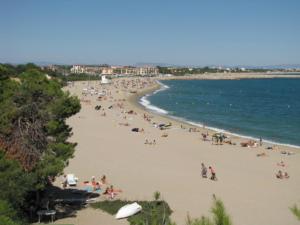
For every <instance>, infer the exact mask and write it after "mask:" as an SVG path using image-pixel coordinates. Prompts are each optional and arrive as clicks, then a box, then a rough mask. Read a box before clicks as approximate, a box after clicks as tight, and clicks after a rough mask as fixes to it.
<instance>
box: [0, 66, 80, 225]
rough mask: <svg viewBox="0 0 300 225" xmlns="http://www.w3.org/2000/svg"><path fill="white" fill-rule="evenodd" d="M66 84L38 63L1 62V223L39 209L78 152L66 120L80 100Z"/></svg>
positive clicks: (78, 107) (77, 108)
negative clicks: (67, 90) (44, 195)
mask: <svg viewBox="0 0 300 225" xmlns="http://www.w3.org/2000/svg"><path fill="white" fill-rule="evenodd" d="M61 88H62V82H61V81H60V80H58V79H49V78H47V76H46V75H45V74H44V73H43V72H42V71H41V70H40V68H38V67H37V66H35V65H34V64H27V65H21V66H15V67H14V66H11V65H6V64H2V65H0V224H1V223H3V224H17V223H13V222H11V221H17V220H18V218H21V217H23V218H26V217H27V216H28V215H29V211H28V210H29V209H30V208H31V207H35V208H36V209H38V205H39V203H40V194H41V193H42V191H43V190H44V189H45V188H46V187H47V185H50V184H51V182H52V181H53V179H54V178H55V176H57V175H58V174H60V173H62V171H63V169H64V167H65V166H66V165H67V164H68V160H69V159H70V158H71V157H72V156H73V153H74V148H75V146H76V144H75V143H70V142H68V141H67V139H68V138H69V137H70V135H71V128H70V127H69V126H68V125H67V124H66V122H65V121H66V119H67V118H68V117H70V116H72V115H74V114H75V113H77V112H78V111H79V110H80V103H79V100H78V99H77V98H75V97H71V96H70V95H69V93H65V92H63V91H62V90H61ZM23 222H24V221H23Z"/></svg>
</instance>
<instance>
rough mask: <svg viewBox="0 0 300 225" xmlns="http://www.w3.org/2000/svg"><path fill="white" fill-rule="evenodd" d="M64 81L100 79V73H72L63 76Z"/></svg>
mask: <svg viewBox="0 0 300 225" xmlns="http://www.w3.org/2000/svg"><path fill="white" fill-rule="evenodd" d="M63 80H64V81H84V80H100V77H99V76H98V75H88V74H85V73H81V74H70V75H68V76H64V77H63Z"/></svg>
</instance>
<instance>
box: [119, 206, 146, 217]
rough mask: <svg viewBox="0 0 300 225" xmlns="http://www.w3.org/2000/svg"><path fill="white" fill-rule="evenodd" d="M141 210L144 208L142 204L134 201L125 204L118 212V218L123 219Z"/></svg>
mask: <svg viewBox="0 0 300 225" xmlns="http://www.w3.org/2000/svg"><path fill="white" fill-rule="evenodd" d="M141 210H142V206H140V205H139V204H137V203H136V202H134V203H132V204H127V205H124V206H123V207H121V208H120V209H119V211H118V212H117V214H116V219H122V218H126V217H129V216H132V215H134V214H136V213H138V212H139V211H141Z"/></svg>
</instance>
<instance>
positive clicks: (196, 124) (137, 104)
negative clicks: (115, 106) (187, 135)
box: [129, 76, 300, 151]
mask: <svg viewBox="0 0 300 225" xmlns="http://www.w3.org/2000/svg"><path fill="white" fill-rule="evenodd" d="M298 78H300V76H299V77H298ZM235 79H238V78H235ZM244 79H247V78H244ZM251 79H255V78H251ZM160 80H161V79H157V80H156V82H157V85H155V87H151V88H149V89H146V90H143V91H140V92H139V93H138V94H137V95H136V96H131V98H129V102H130V103H131V104H132V105H134V106H135V107H137V108H140V109H142V110H144V111H146V112H147V113H151V114H153V115H155V116H159V117H162V118H164V119H168V120H169V121H171V122H172V123H174V124H177V125H180V124H184V125H185V126H189V127H193V128H197V129H201V132H204V133H206V132H208V133H209V135H210V136H211V134H213V133H215V132H221V133H224V134H227V135H229V136H230V137H235V138H237V139H241V142H244V141H247V140H255V141H259V138H255V137H252V136H248V135H243V134H238V133H233V132H230V131H227V130H226V129H221V128H217V127H208V126H204V125H203V124H202V123H201V122H196V121H188V120H186V119H184V118H180V117H175V116H171V115H168V113H167V112H166V111H165V110H164V109H161V108H158V107H157V106H154V105H151V103H150V101H149V100H148V99H147V97H149V96H152V95H154V94H156V93H157V92H158V91H164V90H165V89H166V88H165V87H164V84H162V83H160V82H159V81H160ZM164 80H168V79H164ZM172 80H177V79H172ZM178 80H182V79H178ZM142 98H145V99H146V100H147V101H149V103H150V108H147V106H145V105H143V104H142V103H141V99H142ZM153 106H154V107H155V108H158V109H161V110H163V111H165V112H166V113H163V114H162V113H159V112H157V111H156V110H152V109H151V107H153ZM263 143H264V144H263V146H265V147H267V146H270V145H273V146H283V147H287V148H289V149H290V150H293V149H295V150H299V151H300V146H297V145H292V144H288V143H281V142H275V141H271V140H268V139H263Z"/></svg>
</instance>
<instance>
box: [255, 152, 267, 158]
mask: <svg viewBox="0 0 300 225" xmlns="http://www.w3.org/2000/svg"><path fill="white" fill-rule="evenodd" d="M256 156H257V157H260V156H268V155H267V154H266V153H264V152H262V153H258V154H256Z"/></svg>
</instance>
